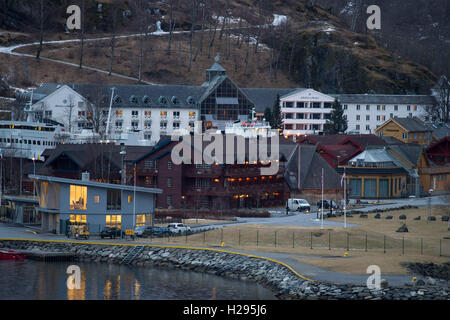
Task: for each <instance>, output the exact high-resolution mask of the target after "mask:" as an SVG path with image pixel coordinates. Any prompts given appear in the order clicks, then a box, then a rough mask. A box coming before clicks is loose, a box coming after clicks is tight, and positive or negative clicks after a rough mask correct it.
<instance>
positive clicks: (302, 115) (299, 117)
mask: <svg viewBox="0 0 450 320" xmlns="http://www.w3.org/2000/svg"><path fill="white" fill-rule="evenodd" d="M296 118H297V119H305V114H304V113H297V116H296Z"/></svg>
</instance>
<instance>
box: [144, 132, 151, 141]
mask: <svg viewBox="0 0 450 320" xmlns="http://www.w3.org/2000/svg"><path fill="white" fill-rule="evenodd" d="M144 139H145V140H152V134H151V133H145V134H144Z"/></svg>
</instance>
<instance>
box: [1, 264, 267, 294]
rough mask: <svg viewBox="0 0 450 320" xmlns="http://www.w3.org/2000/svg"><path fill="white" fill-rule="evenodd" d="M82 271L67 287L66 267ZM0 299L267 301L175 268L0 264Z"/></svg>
mask: <svg viewBox="0 0 450 320" xmlns="http://www.w3.org/2000/svg"><path fill="white" fill-rule="evenodd" d="M70 265H77V266H79V267H80V270H81V281H80V284H81V289H68V287H67V279H68V277H69V274H68V273H66V272H67V267H68V266H70ZM0 299H1V300H13V299H22V300H119V299H120V300H160V299H164V300H214V299H217V300H272V299H276V298H275V296H274V295H273V293H272V292H271V291H270V290H269V289H266V288H264V287H263V286H261V285H259V284H256V283H253V282H247V281H240V280H233V279H225V278H222V277H218V276H214V275H209V274H203V273H196V272H189V271H183V270H174V269H162V268H151V267H135V266H133V267H130V266H124V265H114V264H105V263H101V264H98V263H77V262H37V261H31V260H26V261H22V262H18V261H0Z"/></svg>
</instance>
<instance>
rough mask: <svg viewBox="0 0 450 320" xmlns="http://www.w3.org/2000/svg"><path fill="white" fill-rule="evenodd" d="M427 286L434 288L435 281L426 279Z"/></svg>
mask: <svg viewBox="0 0 450 320" xmlns="http://www.w3.org/2000/svg"><path fill="white" fill-rule="evenodd" d="M427 285H429V286H434V285H436V280H434V279H433V278H432V277H428V278H427Z"/></svg>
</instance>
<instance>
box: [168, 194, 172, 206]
mask: <svg viewBox="0 0 450 320" xmlns="http://www.w3.org/2000/svg"><path fill="white" fill-rule="evenodd" d="M171 205H172V196H171V195H168V196H167V207H170V206H171Z"/></svg>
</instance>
